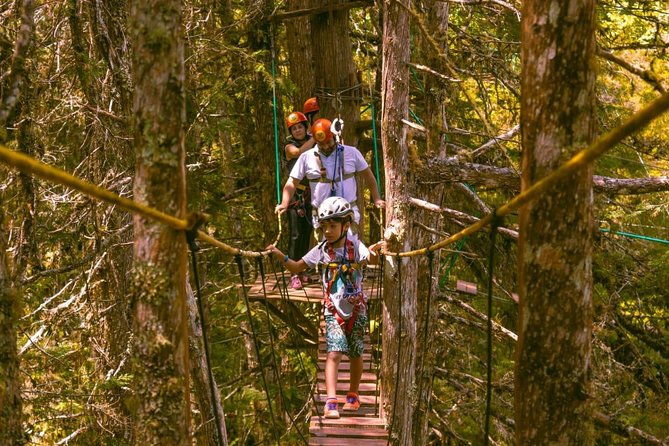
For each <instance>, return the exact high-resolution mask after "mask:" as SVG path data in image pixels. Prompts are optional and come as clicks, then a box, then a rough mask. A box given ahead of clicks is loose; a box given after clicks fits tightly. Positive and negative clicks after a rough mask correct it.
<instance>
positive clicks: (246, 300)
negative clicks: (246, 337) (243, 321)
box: [235, 254, 279, 444]
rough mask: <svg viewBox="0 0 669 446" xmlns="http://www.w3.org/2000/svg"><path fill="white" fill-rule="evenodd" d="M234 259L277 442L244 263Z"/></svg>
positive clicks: (237, 256)
mask: <svg viewBox="0 0 669 446" xmlns="http://www.w3.org/2000/svg"><path fill="white" fill-rule="evenodd" d="M235 261H236V262H237V269H238V270H239V279H240V281H241V285H242V294H243V295H244V304H245V305H246V316H247V317H248V320H249V324H250V325H251V335H252V336H253V346H254V348H255V352H256V356H257V357H258V364H259V365H260V376H261V377H262V385H263V388H264V390H265V394H266V395H267V407H268V409H269V415H270V419H271V420H272V434H273V435H274V439H275V440H276V444H279V437H278V436H277V432H276V420H275V418H274V410H272V398H271V397H270V394H269V387H267V379H266V378H265V368H264V366H263V363H262V357H261V356H260V346H259V345H258V338H257V336H256V328H255V324H254V323H253V317H252V316H251V304H250V302H249V296H248V294H247V291H246V287H245V286H244V282H245V280H244V265H242V256H241V255H239V254H237V255H236V256H235Z"/></svg>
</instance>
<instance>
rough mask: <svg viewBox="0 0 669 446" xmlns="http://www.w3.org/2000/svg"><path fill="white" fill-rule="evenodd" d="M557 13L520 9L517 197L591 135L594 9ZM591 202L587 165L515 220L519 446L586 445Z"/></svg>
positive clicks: (532, 4) (544, 5) (586, 0)
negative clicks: (519, 171)
mask: <svg viewBox="0 0 669 446" xmlns="http://www.w3.org/2000/svg"><path fill="white" fill-rule="evenodd" d="M557 5H558V3H556V2H544V1H540V0H533V1H528V2H525V3H523V14H522V17H523V20H522V32H523V42H522V57H521V60H522V90H523V96H522V101H521V120H520V121H521V123H522V124H521V135H522V145H523V159H522V171H523V176H522V184H521V187H522V190H525V189H527V188H528V187H529V186H531V185H532V184H533V183H535V182H536V181H538V180H540V179H541V178H543V177H545V176H547V175H549V174H550V173H551V172H552V171H554V170H555V169H556V168H557V167H558V166H559V165H560V164H562V163H563V162H564V161H565V160H566V159H568V158H569V157H571V156H572V155H573V154H574V153H575V152H576V151H577V150H578V149H580V148H582V147H585V146H587V145H588V143H590V142H591V141H592V140H593V138H594V135H595V117H594V111H593V109H594V80H595V73H594V70H593V64H594V48H595V40H594V38H595V34H594V32H595V15H594V14H595V1H594V0H578V1H573V2H570V3H569V4H568V5H567V4H564V3H562V4H560V5H563V6H557ZM567 6H568V7H567ZM592 201H593V199H592V167H591V166H589V167H587V168H584V169H583V170H581V171H580V172H578V173H577V174H574V175H572V176H571V177H570V178H568V179H566V180H563V181H561V182H560V184H558V185H557V186H555V187H554V188H553V189H552V190H550V191H548V192H547V193H546V194H544V196H542V197H541V198H539V199H537V200H536V201H534V202H532V203H531V204H529V205H527V206H525V207H524V208H523V209H521V212H520V239H519V257H520V259H519V289H518V291H519V294H520V317H519V321H520V322H519V328H518V335H519V339H518V347H517V361H516V382H515V410H516V442H517V443H518V444H532V445H544V444H561V445H582V444H592V437H591V434H592V433H591V425H590V423H591V421H590V416H589V412H590V408H589V403H588V394H589V388H590V382H589V374H590V367H589V365H590V352H591V336H592V327H591V325H592V296H591V295H592V239H593V217H592Z"/></svg>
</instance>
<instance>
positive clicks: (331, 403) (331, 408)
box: [323, 398, 339, 418]
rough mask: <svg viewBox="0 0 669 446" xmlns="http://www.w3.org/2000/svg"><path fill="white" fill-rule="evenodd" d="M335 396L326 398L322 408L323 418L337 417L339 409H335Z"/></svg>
mask: <svg viewBox="0 0 669 446" xmlns="http://www.w3.org/2000/svg"><path fill="white" fill-rule="evenodd" d="M337 408H338V404H337V398H328V399H327V401H326V402H325V408H324V409H323V416H324V417H325V418H339V411H338V410H337Z"/></svg>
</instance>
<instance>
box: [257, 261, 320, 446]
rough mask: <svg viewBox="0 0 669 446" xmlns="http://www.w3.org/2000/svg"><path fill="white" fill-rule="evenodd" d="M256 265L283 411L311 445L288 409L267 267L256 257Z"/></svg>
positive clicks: (300, 434)
mask: <svg viewBox="0 0 669 446" xmlns="http://www.w3.org/2000/svg"><path fill="white" fill-rule="evenodd" d="M256 263H257V265H258V271H259V272H260V282H261V283H262V292H263V297H264V299H263V304H264V306H265V317H266V320H267V332H268V333H269V347H270V349H271V350H272V366H273V367H274V373H275V374H276V379H277V382H278V384H279V396H280V397H281V403H282V405H283V411H284V412H285V413H286V415H287V416H288V418H289V419H290V423H291V425H292V426H293V427H294V428H295V430H296V431H297V433H298V434H299V436H300V438H301V439H302V441H303V442H304V444H305V445H307V446H308V445H309V442H308V441H307V439H306V438H305V437H304V434H302V431H301V430H300V428H299V427H298V426H297V424H296V423H295V418H294V417H293V415H292V414H291V413H290V411H289V410H288V407H287V406H286V396H285V395H284V393H283V381H282V379H281V369H280V367H279V365H278V364H277V361H276V354H275V352H276V349H275V348H274V335H273V334H272V321H271V319H270V317H269V303H268V302H267V289H266V288H265V265H264V263H263V258H262V257H256Z"/></svg>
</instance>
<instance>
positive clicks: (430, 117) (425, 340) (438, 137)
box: [412, 1, 449, 444]
mask: <svg viewBox="0 0 669 446" xmlns="http://www.w3.org/2000/svg"><path fill="white" fill-rule="evenodd" d="M428 8H429V9H428V13H427V17H428V23H427V25H428V26H429V29H430V30H431V31H432V32H433V33H434V34H433V35H434V37H435V38H436V39H437V40H438V41H440V42H442V41H443V42H446V41H447V40H446V39H447V31H448V17H449V14H448V12H449V11H448V3H446V2H439V1H432V2H429V6H428ZM445 46H446V47H447V45H445ZM423 50H424V51H425V53H426V54H428V55H429V58H428V64H429V65H430V66H431V67H434V68H436V69H439V70H440V71H445V70H444V69H443V68H442V67H443V65H444V61H443V60H442V59H441V58H440V57H438V55H435V54H434V51H432V48H431V47H430V46H429V44H427V43H426V44H425V45H424V48H423ZM425 90H426V91H429V92H430V94H429V95H425V101H426V103H425V120H426V121H427V126H428V128H429V129H435V130H434V131H433V130H430V131H429V133H428V135H427V136H428V138H427V146H426V152H427V155H428V156H431V155H432V156H433V155H442V154H443V152H444V148H443V147H444V145H443V144H442V142H443V141H442V140H443V135H442V134H441V132H440V131H437V130H436V129H441V128H447V115H446V110H445V107H444V104H445V99H446V97H447V96H448V93H449V92H448V91H447V88H445V87H444V85H443V82H441V81H440V80H439V79H436V78H435V77H432V76H430V77H429V78H427V79H426V82H425ZM414 181H415V179H414ZM415 191H416V192H415V194H416V195H417V196H420V197H423V198H424V199H426V200H429V201H431V202H433V203H440V202H441V200H442V197H443V194H444V186H443V185H437V186H436V187H435V185H432V184H428V185H419V184H416V186H415ZM413 215H414V219H415V221H416V220H417V221H418V222H420V223H422V224H423V225H425V226H427V227H430V228H438V227H440V224H439V223H440V220H441V218H440V216H439V215H435V214H432V213H429V212H419V213H414V214H413ZM412 232H413V235H412V246H428V245H431V244H433V243H436V242H437V239H436V238H437V237H436V235H435V234H433V233H429V232H427V231H425V230H424V229H423V228H422V227H420V226H418V225H414V226H413V231H412ZM431 255H432V259H431V261H430V258H429V257H425V256H421V257H419V258H418V259H416V262H418V265H417V271H421V273H420V274H418V277H417V278H416V279H417V281H418V292H417V304H418V306H417V315H416V316H417V318H416V334H417V341H416V406H415V410H414V413H413V432H412V438H413V441H412V444H427V435H428V421H429V418H430V406H431V401H432V382H433V374H434V367H435V361H436V356H435V354H436V351H435V347H436V343H435V342H434V340H435V334H436V333H435V322H436V320H437V318H436V315H437V312H438V306H437V300H436V298H435V296H436V293H437V284H438V280H434V279H433V277H436V278H438V276H439V273H438V272H439V263H440V262H439V261H440V251H437V252H434V253H432V254H431ZM428 271H429V272H428ZM428 297H429V298H428Z"/></svg>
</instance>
